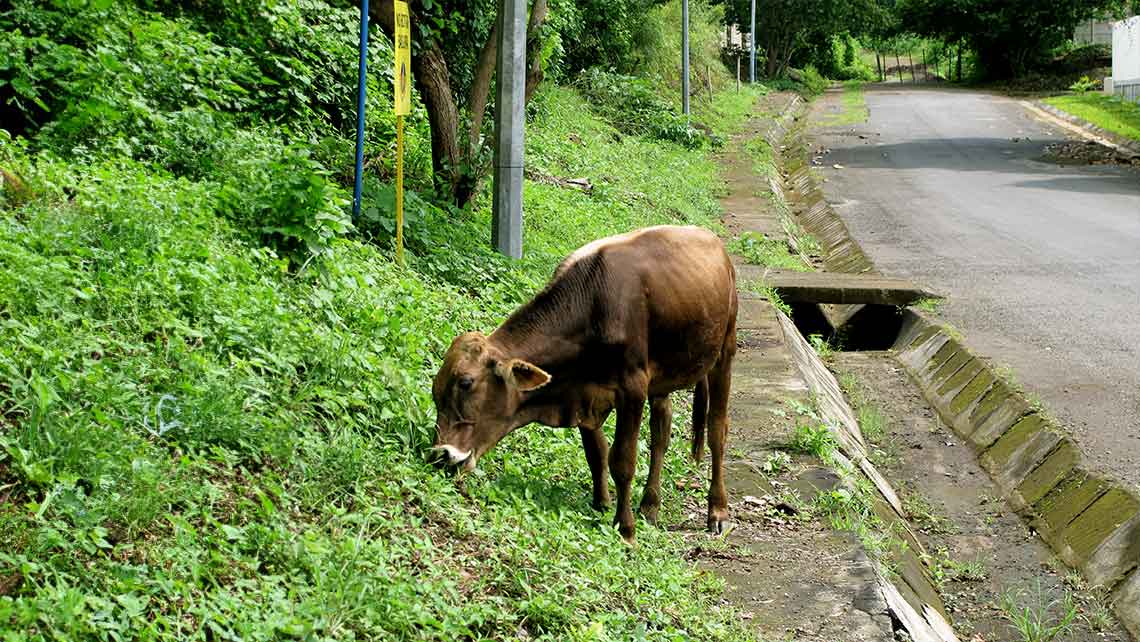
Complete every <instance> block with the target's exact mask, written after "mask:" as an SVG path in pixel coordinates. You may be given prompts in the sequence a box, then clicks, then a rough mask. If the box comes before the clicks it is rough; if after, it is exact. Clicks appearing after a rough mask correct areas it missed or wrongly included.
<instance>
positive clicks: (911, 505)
mask: <svg viewBox="0 0 1140 642" xmlns="http://www.w3.org/2000/svg"><path fill="white" fill-rule="evenodd" d="M903 511H904V512H905V513H906V516H907V519H909V520H910V521H911V522H913V523H914V524H915V525H917V526H918V528H919V529H920V530H922V531H924V532H927V533H936V534H947V533H953V532H954V530H955V528H954V524H953V523H952V522H951V521H950V520H949V519H947V518H946V517H945V516H944V515H942V513H941V511H939V510H938V509H937V508H936V507H935V506H934V504H932V503H931V502H930V499H929V498H927V497H926V495H923V494H922V493H920V492H918V491H913V492H910V493H907V496H906V497H905V498H904V499H903Z"/></svg>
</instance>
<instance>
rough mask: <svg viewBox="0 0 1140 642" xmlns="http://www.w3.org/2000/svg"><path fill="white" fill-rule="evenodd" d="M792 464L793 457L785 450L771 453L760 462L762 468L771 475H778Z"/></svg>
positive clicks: (766, 473)
mask: <svg viewBox="0 0 1140 642" xmlns="http://www.w3.org/2000/svg"><path fill="white" fill-rule="evenodd" d="M791 464H792V458H791V456H789V455H788V453H785V452H780V451H777V452H774V453H770V454H769V455H768V456H767V457H765V458H764V463H762V464H760V470H761V471H763V472H764V474H765V475H767V476H769V477H778V476H779V475H780V474H782V473H783V472H784V471H786V470H787V469H788V467H789V466H791Z"/></svg>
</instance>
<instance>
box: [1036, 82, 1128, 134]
mask: <svg viewBox="0 0 1140 642" xmlns="http://www.w3.org/2000/svg"><path fill="white" fill-rule="evenodd" d="M1045 102H1046V103H1048V104H1050V105H1053V106H1054V107H1057V108H1058V109H1062V110H1064V111H1066V112H1068V113H1070V114H1072V115H1074V116H1076V117H1078V118H1083V119H1084V120H1087V121H1088V122H1090V123H1092V124H1094V125H1096V126H1097V127H1101V128H1103V129H1106V130H1108V131H1110V132H1113V133H1115V134H1120V135H1121V136H1124V137H1125V138H1129V139H1131V140H1134V141H1137V142H1140V104H1136V103H1134V102H1129V101H1126V100H1123V99H1121V98H1118V97H1116V96H1105V95H1103V94H1096V93H1079V94H1071V95H1067V96H1055V97H1053V98H1048V99H1046V100H1045Z"/></svg>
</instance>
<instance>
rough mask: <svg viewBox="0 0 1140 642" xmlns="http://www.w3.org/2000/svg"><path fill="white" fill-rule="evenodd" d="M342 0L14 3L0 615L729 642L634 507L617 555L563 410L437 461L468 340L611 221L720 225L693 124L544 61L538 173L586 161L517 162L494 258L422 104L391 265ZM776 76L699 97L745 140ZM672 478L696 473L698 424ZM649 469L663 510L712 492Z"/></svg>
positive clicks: (6, 195) (7, 67) (4, 140)
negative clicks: (693, 445)
mask: <svg viewBox="0 0 1140 642" xmlns="http://www.w3.org/2000/svg"><path fill="white" fill-rule="evenodd" d="M603 4H605V3H603ZM613 4H614V3H609V5H613ZM609 5H607V6H609ZM338 6H339V5H335V6H334V5H329V4H325V3H324V2H321V1H320V0H283V1H281V2H275V3H258V2H254V3H243V4H240V6H239V5H232V4H226V5H224V6H223V5H222V4H221V3H218V2H213V1H209V0H208V1H206V2H196V3H181V4H179V3H156V2H149V1H146V2H144V1H142V0H139V2H118V3H110V2H90V3H59V4H51V3H39V2H30V1H24V0H21V1H18V2H16V3H14V4H13V8H12V9H11V10H6V11H5V12H4V13H0V39H3V42H4V45H5V47H4V48H3V51H4V52H5V53H4V54H0V98H2V99H3V101H2V102H3V104H4V107H3V108H2V109H3V110H4V111H3V112H2V113H3V114H4V120H3V126H4V128H5V129H4V130H0V168H2V169H3V170H4V174H3V176H4V187H3V191H2V193H0V194H2V195H0V373H2V374H0V498H2V500H0V628H2V629H3V630H4V637H5V639H6V640H78V639H84V640H88V639H89V640H113V639H151V640H205V639H236V638H241V639H248V640H269V639H285V638H298V639H308V640H347V639H393V640H400V639H408V640H411V639H416V640H424V639H437V640H453V639H505V638H519V637H528V638H529V639H547V640H551V639H572V640H575V639H577V640H587V639H589V640H603V639H636V638H639V637H641V638H653V639H668V640H674V639H675V640H682V639H713V640H715V639H722V640H735V639H745V638H747V634H746V632H744V631H743V630H742V629H741V628H740V627H739V625H738V624H737V621H738V619H737V616H736V614H735V613H734V612H732V611H731V610H730V609H727V608H724V607H722V606H720V603H719V600H718V594H719V589H720V584H721V582H720V580H719V579H717V578H716V577H715V576H711V575H707V574H704V573H701V572H699V571H698V570H697V569H696V568H695V567H694V566H692V565H691V564H690V563H689V562H687V561H685V559H684V556H683V553H684V551H685V550H686V549H685V545H684V542H683V541H682V539H681V537H680V536H679V535H677V534H675V533H672V532H670V531H669V530H665V529H661V530H658V529H653V528H641V529H639V542H640V547H639V548H637V549H635V550H629V549H627V548H626V547H624V546H623V545H622V544H621V543H620V541H619V538H618V537H617V536H616V534H615V533H614V532H612V530H611V529H610V527H609V522H610V515H609V514H600V513H596V512H594V511H593V510H592V509H591V508H590V507H589V501H590V492H589V475H588V472H587V469H586V466H585V462H584V461H583V459H582V455H581V449H580V445H579V440H578V436H577V434H576V432H567V431H558V430H543V429H538V428H534V429H529V430H522V431H520V432H519V433H517V434H515V435H513V436H512V437H510V438H508V439H507V440H505V441H504V442H503V443H502V444H501V445H500V446H499V447H498V448H497V449H496V450H495V451H493V452H492V453H490V454H489V455H487V456H486V457H485V458H484V459H483V460H482V461H481V466H480V471H479V472H478V473H477V474H474V475H470V476H468V477H466V478H465V479H463V480H462V481H461V482H459V483H457V482H456V481H455V480H453V479H451V478H449V477H448V476H446V475H444V474H443V473H442V472H441V471H438V470H436V469H435V468H433V467H430V466H428V465H426V464H425V463H424V460H423V454H422V453H423V447H424V446H425V445H427V444H429V443H430V440H431V438H432V435H433V428H432V418H433V408H432V402H431V398H430V395H429V390H430V380H431V377H432V375H433V374H434V372H435V370H436V368H437V367H438V361H439V357H440V356H441V354H442V352H443V351H444V350H445V349H446V347H447V346H448V344H449V343H450V341H451V339H452V338H453V337H454V336H455V335H456V334H458V333H460V332H462V331H465V330H472V329H479V330H483V331H489V330H490V329H492V328H493V327H495V325H497V323H498V322H500V321H501V320H502V319H503V318H504V317H505V316H506V315H507V314H508V313H509V312H510V311H511V310H512V309H514V307H515V306H517V305H518V304H519V303H521V302H522V301H523V300H525V299H526V298H527V297H528V296H529V295H530V294H531V293H533V292H534V291H535V290H536V289H537V288H539V287H541V285H542V284H543V283H544V282H545V280H546V278H547V277H548V276H549V274H550V273H551V271H552V270H553V268H554V266H555V265H556V264H557V262H558V261H560V260H561V258H562V257H563V256H565V254H566V253H568V252H570V251H571V250H573V249H574V248H576V247H578V246H579V245H581V244H583V243H586V242H588V241H590V240H593V239H595V238H597V237H600V236H604V235H607V234H611V233H617V232H621V231H627V230H629V229H632V228H636V227H642V226H646V225H652V224H657V223H691V224H697V225H704V226H709V227H713V228H716V227H717V221H716V218H717V216H718V214H719V208H718V205H717V202H716V193H715V190H716V189H717V187H716V186H717V180H716V175H715V165H714V164H713V162H712V161H711V160H710V159H709V158H708V157H707V156H706V153H705V151H703V150H704V149H705V147H706V146H704V145H703V144H702V145H692V144H690V142H689V141H687V140H686V139H685V138H684V136H671V135H660V134H661V132H662V131H665V133H669V132H671V131H676V130H669V129H668V128H665V129H664V130H663V129H661V128H658V129H647V130H638V129H636V128H630V129H628V130H625V131H624V133H623V131H621V130H619V129H618V128H617V127H615V126H614V124H613V122H611V118H610V112H609V111H607V110H609V109H611V108H612V106H613V104H612V102H610V101H608V100H607V99H604V98H603V97H599V96H598V95H593V94H591V95H592V96H593V98H594V100H590V99H588V98H587V97H584V96H583V95H582V93H580V92H579V89H578V88H577V87H559V86H555V85H553V84H550V83H547V84H546V85H544V86H543V87H541V88H539V89H538V90H537V92H536V93H535V94H534V96H533V98H532V100H531V102H530V105H529V107H528V114H529V123H528V132H527V133H528V137H527V158H528V164H529V167H530V168H531V169H533V170H534V171H535V172H537V173H538V174H539V175H541V176H575V177H576V176H587V177H590V179H591V182H592V183H593V185H594V188H593V190H592V191H591V192H590V193H589V194H586V193H583V192H582V191H580V190H573V189H564V188H560V187H558V186H556V185H553V184H549V183H545V182H541V181H535V182H530V183H528V184H527V186H526V192H525V201H526V208H527V219H526V226H527V227H526V234H527V237H526V253H527V256H526V258H525V259H523V260H522V261H520V262H510V261H507V260H506V259H503V258H502V257H500V256H498V255H497V254H494V253H493V252H491V251H490V250H489V249H487V247H486V245H487V244H486V241H485V238H486V236H487V230H488V229H489V220H490V212H489V196H488V194H487V192H486V190H485V189H476V190H475V191H474V192H473V194H472V198H471V199H470V201H469V202H468V203H467V205H468V206H467V207H466V208H462V209H460V208H456V207H454V206H453V203H454V202H455V200H454V196H455V194H454V192H452V191H450V190H451V188H452V187H454V186H450V187H449V183H448V181H449V180H450V178H451V175H450V174H446V175H444V176H443V177H442V178H443V185H442V187H443V189H441V185H440V179H441V176H440V174H438V173H437V172H434V171H433V168H432V165H433V154H432V149H431V136H430V134H431V131H432V130H431V127H430V126H429V124H428V116H427V114H428V109H427V107H426V106H425V105H423V104H422V103H421V102H418V101H417V103H416V105H415V108H414V113H413V114H412V116H411V117H410V118H409V119H408V157H407V160H408V185H409V187H410V188H411V191H410V192H409V193H408V195H407V228H406V230H405V231H406V238H407V250H408V253H407V267H405V268H400V267H397V266H396V265H395V264H394V263H393V261H392V259H391V247H392V234H393V229H394V227H393V205H392V198H393V192H392V187H391V184H390V180H391V179H390V177H391V176H392V153H391V149H392V146H393V143H394V134H393V132H394V128H393V121H392V117H391V113H390V101H391V90H390V84H389V83H390V78H388V77H387V76H386V75H385V74H386V73H387V72H379V73H377V74H374V76H373V77H372V78H371V79H370V81H369V82H370V86H369V93H368V95H369V104H368V110H369V119H368V123H367V127H366V149H365V151H366V158H367V167H368V172H367V175H366V182H365V197H364V199H363V208H362V210H363V211H362V216H361V218H360V219H359V220H356V221H349V220H348V214H347V212H348V189H347V186H348V185H350V183H351V178H352V132H353V130H354V123H353V114H354V100H355V90H354V83H355V73H354V70H355V64H356V54H355V42H356V33H355V29H356V25H357V17H356V15H355V12H354V11H353V10H351V9H340V8H337V7H338ZM480 8H481V7H480ZM596 8H597V9H598V10H599V12H602V11H605V10H606V7H596ZM481 15H484V17H485V14H481ZM594 17H595V15H593V14H592V15H591V16H589V17H587V16H584V15H583V16H575V17H573V21H574V23H575V24H576V25H578V26H576V27H573V29H578V30H579V31H577V32H575V31H573V29H571V27H567V26H565V25H564V24H560V26H559V28H560V29H562V31H559V32H558V33H561V34H566V33H579V34H581V33H582V32H584V31H586V30H587V29H586V28H585V27H583V26H582V25H585V24H587V23H588V22H589V21H590V20H593V19H594ZM453 18H454V19H455V20H459V21H460V23H462V24H464V25H468V26H471V25H475V26H476V27H479V28H483V27H485V26H486V25H485V24H483V23H478V21H475V22H470V21H469V19H468V18H465V17H463V16H462V15H460V16H459V17H451V16H449V17H447V19H448V20H452V19H453ZM562 18H566V16H562ZM465 20H466V21H468V22H463V21H465ZM636 22H644V19H643V17H641V16H636V18H630V19H628V20H625V21H624V22H620V21H619V22H612V23H610V26H611V27H613V26H614V25H617V26H618V27H620V28H622V29H628V28H629V26H630V25H631V24H634V23H636ZM480 25H482V26H480ZM621 25H625V26H624V27H622V26H621ZM567 29H570V31H567ZM462 33H467V32H462ZM597 33H601V32H597ZM593 35H594V34H591V37H592V36H593ZM627 35H628V34H627ZM585 40H586V38H585V37H583V38H582V39H580V40H577V41H574V42H570V41H569V39H567V40H566V41H565V42H564V47H563V49H561V53H560V55H561V56H563V58H562V59H563V60H570V59H571V58H572V57H576V58H575V59H578V60H585V59H586V58H587V57H588V53H589V52H588V51H587V50H586V49H584V47H585V44H584V42H585ZM372 42H373V50H372V51H371V58H372V62H373V64H374V69H382V70H386V69H387V68H388V66H389V65H390V60H391V52H390V44H389V43H388V41H387V40H386V39H385V38H384V37H383V35H382V34H380V33H376V34H374V38H373V41H372ZM546 42H547V43H548V45H547V46H549V47H552V49H551V54H550V55H551V57H550V58H549V59H548V60H554V59H555V58H556V56H555V54H554V53H553V48H554V45H553V44H550V43H552V42H553V41H552V40H547V41H546ZM445 44H446V46H451V45H452V44H455V45H456V46H459V44H462V43H450V42H449V43H445ZM611 44H612V43H611ZM568 64H569V63H567V65H568ZM567 68H571V67H569V66H567V67H563V68H562V69H567ZM453 69H459V67H458V66H456V67H454V68H453ZM558 69H559V68H558V67H557V65H553V66H552V65H550V64H547V66H546V70H547V71H548V72H549V73H550V74H551V75H556V73H555V72H556V71H558ZM346 70H353V71H352V72H351V73H350V72H346ZM622 71H629V69H622ZM460 76H461V74H459V73H458V72H457V73H456V77H460ZM464 82H467V80H464ZM606 82H610V83H613V84H615V85H621V84H623V83H629V84H630V85H631V86H634V87H635V88H636V91H641V92H642V93H641V94H639V95H641V96H644V97H646V98H647V99H648V98H649V97H650V95H649V94H646V93H645V92H644V91H642V90H644V89H645V86H644V85H643V84H640V83H642V82H643V81H639V80H637V79H627V78H624V77H617V76H615V75H612V74H611V75H609V76H608V77H607V79H606ZM760 92H762V90H755V91H751V92H742V93H741V94H736V93H735V92H734V91H729V92H727V93H721V94H718V95H717V96H716V99H715V100H713V101H709V103H708V104H706V105H700V106H698V108H699V109H700V110H702V111H701V113H705V114H708V115H709V118H710V121H713V122H714V123H715V124H714V125H713V127H714V129H715V130H716V131H718V132H721V133H728V132H730V131H731V130H732V129H734V128H736V127H738V126H739V125H740V123H741V122H742V120H743V119H744V118H745V117H746V116H747V115H748V114H749V112H750V108H751V105H752V102H753V101H754V99H755V97H756V95H758V93H760ZM587 93H589V92H587ZM653 98H654V99H655V100H660V99H659V98H656V97H655V96H654V97H653ZM650 109H652V110H655V111H653V112H652V113H657V114H662V113H664V111H665V110H663V109H661V108H660V105H654V106H651V107H650ZM619 113H620V112H619ZM599 115H600V116H599ZM663 122H665V121H663ZM666 124H667V125H669V126H672V125H675V124H677V123H676V121H675V120H674V121H668V122H666ZM684 133H685V135H688V130H687V129H686V130H685V132H684ZM448 172H450V169H449V170H448ZM16 177H19V178H18V179H17V178H16ZM436 190H439V191H436ZM686 423H687V418H686V417H685V416H684V414H683V413H680V412H679V413H678V414H677V427H676V428H677V430H678V432H680V431H683V430H687V427H686V425H685V424H686ZM640 463H641V464H642V466H643V468H642V469H640V470H639V474H640V475H644V473H645V471H644V466H645V465H647V462H646V461H645V458H642V461H641V462H640ZM666 469H667V470H668V471H669V474H670V475H683V476H685V477H687V478H699V477H700V473H699V471H698V470H696V469H695V467H694V466H693V464H691V463H690V462H689V460H688V458H687V457H686V456H685V453H684V452H683V449H674V450H673V452H671V453H670V455H669V458H668V459H667V461H666ZM663 491H664V494H665V497H664V498H663V500H664V506H663V509H664V514H663V515H662V521H663V522H664V523H665V524H666V525H668V524H671V523H676V522H677V521H679V520H680V519H682V515H681V512H680V511H681V499H682V497H681V493H682V492H696V493H698V494H703V491H692V490H678V489H677V488H676V487H675V486H674V485H673V484H663Z"/></svg>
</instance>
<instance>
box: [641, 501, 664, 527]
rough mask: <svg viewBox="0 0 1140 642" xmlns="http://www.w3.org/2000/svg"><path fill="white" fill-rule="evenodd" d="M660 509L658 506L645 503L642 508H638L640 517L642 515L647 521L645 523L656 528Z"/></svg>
mask: <svg viewBox="0 0 1140 642" xmlns="http://www.w3.org/2000/svg"><path fill="white" fill-rule="evenodd" d="M660 508H661V507H660V506H658V505H657V504H644V503H643V504H642V505H641V506H638V507H637V512H638V514H639V515H641V516H642V517H643V518H644V519H645V521H647V522H649V523H650V524H652V525H654V526H656V525H657V513H658V512H660Z"/></svg>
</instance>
